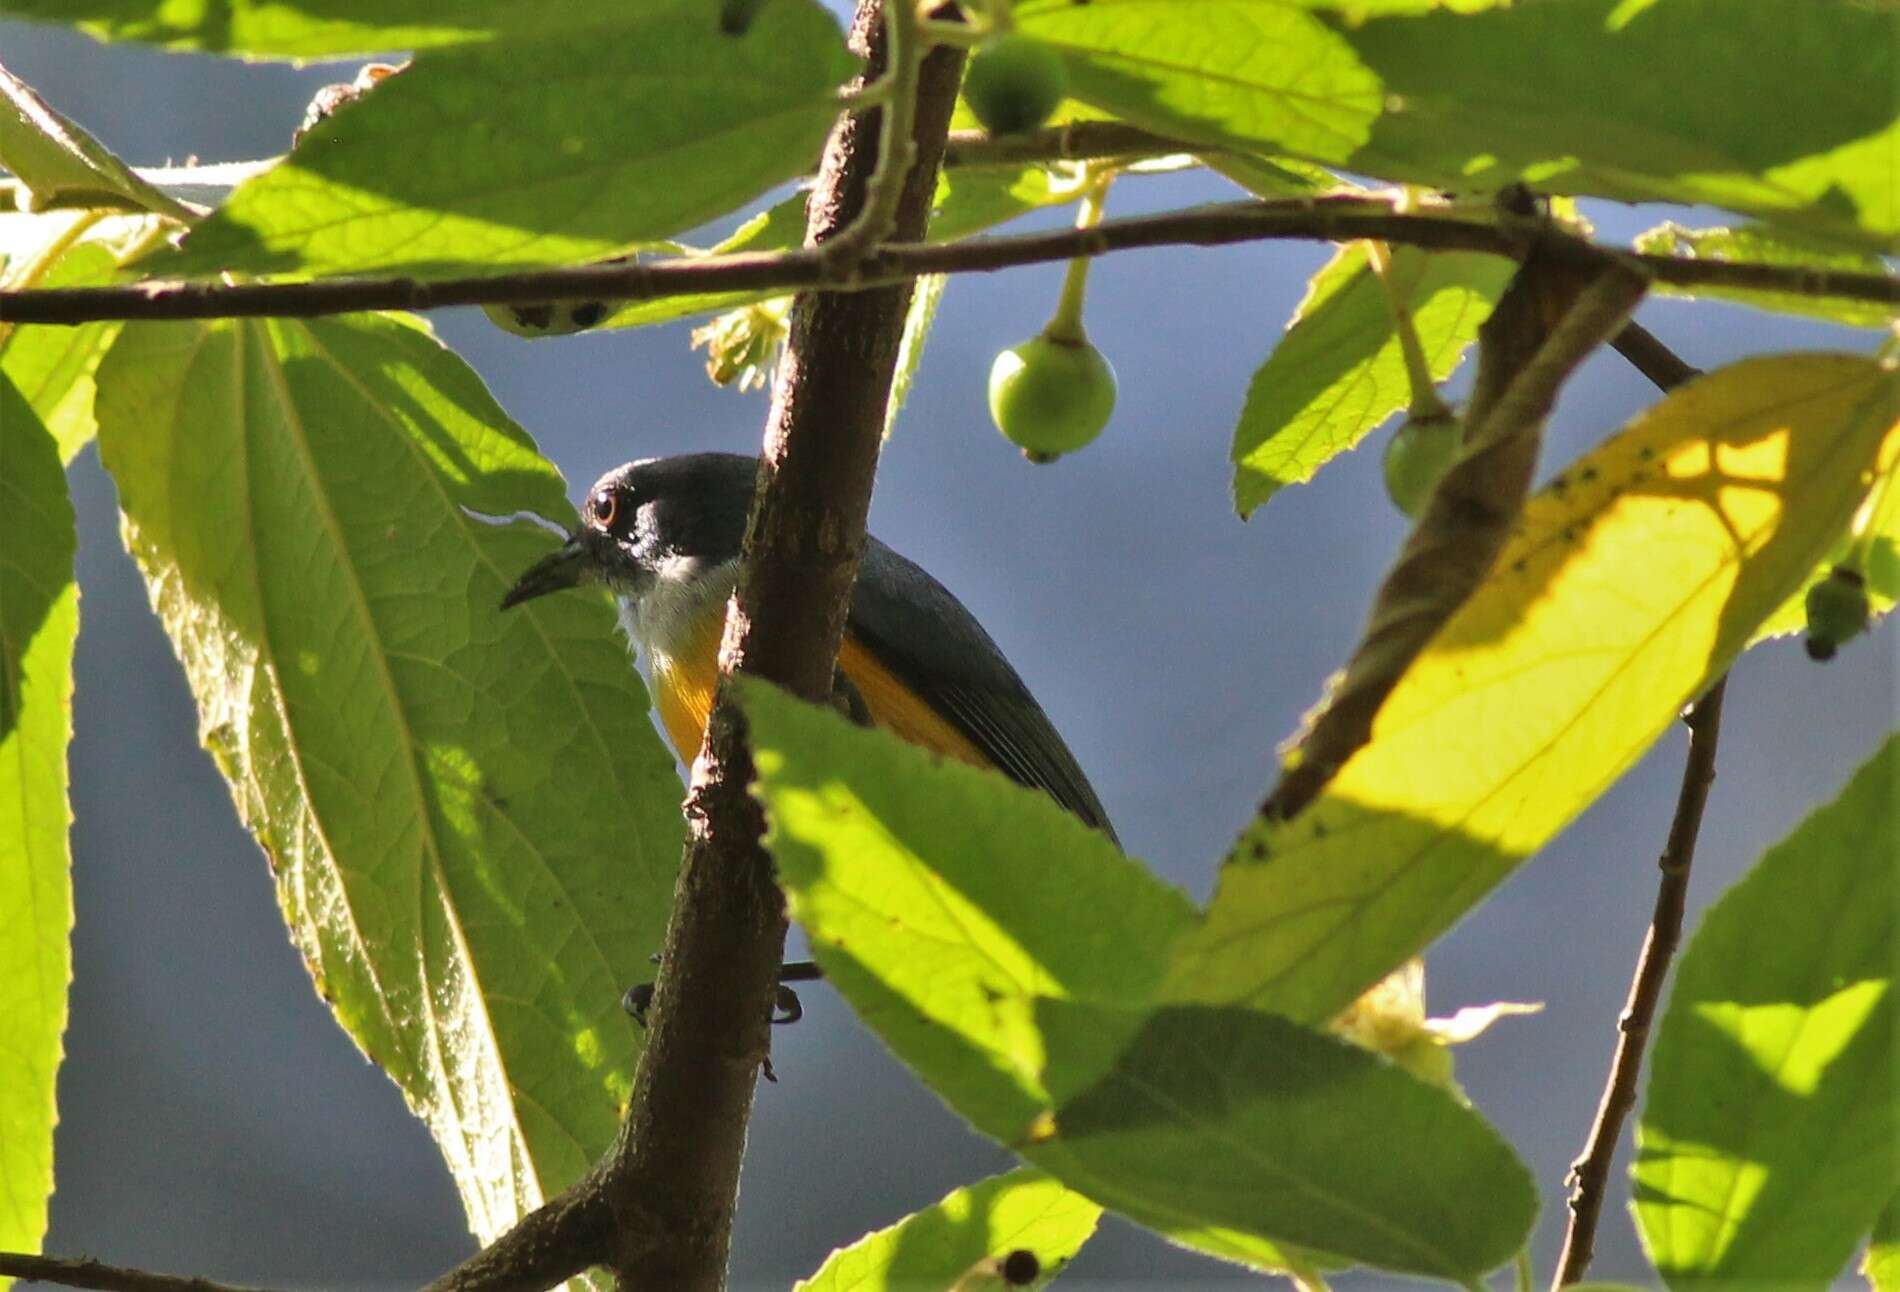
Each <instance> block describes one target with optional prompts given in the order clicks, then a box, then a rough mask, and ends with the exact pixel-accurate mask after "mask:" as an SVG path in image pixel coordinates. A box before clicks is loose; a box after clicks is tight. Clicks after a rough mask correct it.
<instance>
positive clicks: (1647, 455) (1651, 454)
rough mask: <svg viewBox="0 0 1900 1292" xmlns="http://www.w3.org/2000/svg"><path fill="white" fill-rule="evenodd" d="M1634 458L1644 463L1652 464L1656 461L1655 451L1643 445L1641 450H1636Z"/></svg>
mask: <svg viewBox="0 0 1900 1292" xmlns="http://www.w3.org/2000/svg"><path fill="white" fill-rule="evenodd" d="M1636 456H1637V457H1638V458H1639V459H1641V460H1642V461H1644V462H1654V461H1655V460H1656V450H1654V449H1652V448H1650V447H1649V445H1647V444H1645V445H1644V446H1643V447H1642V448H1640V449H1638V450H1636Z"/></svg>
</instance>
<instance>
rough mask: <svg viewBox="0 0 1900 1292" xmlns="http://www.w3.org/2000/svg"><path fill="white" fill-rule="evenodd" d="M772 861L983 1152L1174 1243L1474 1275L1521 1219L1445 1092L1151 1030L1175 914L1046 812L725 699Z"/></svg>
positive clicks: (1282, 1050) (1502, 1149)
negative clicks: (743, 723) (750, 756)
mask: <svg viewBox="0 0 1900 1292" xmlns="http://www.w3.org/2000/svg"><path fill="white" fill-rule="evenodd" d="M743 695H744V703H745V706H746V712H747V716H748V719H749V721H750V731H751V735H752V740H753V747H754V757H755V760H756V763H757V766H758V770H759V777H760V779H759V783H758V792H759V794H760V796H761V797H762V798H763V800H764V802H765V804H766V809H767V816H768V820H769V822H770V835H769V837H768V844H769V846H770V847H771V850H772V854H773V857H774V859H775V860H776V861H777V863H778V868H779V877H780V880H781V881H782V882H783V884H784V886H785V889H786V896H787V900H788V901H789V903H790V906H791V911H792V914H793V916H794V917H795V918H796V919H797V920H798V921H799V923H800V924H801V925H803V926H804V928H805V930H806V932H807V934H808V935H809V936H810V938H811V942H812V947H813V951H814V954H815V955H816V956H817V957H818V959H819V962H820V963H821V964H823V965H824V967H825V971H826V975H827V977H828V978H829V979H830V980H831V981H832V982H833V983H834V984H835V985H836V986H837V988H838V990H839V991H841V992H842V993H843V994H844V995H845V997H846V999H848V1000H849V1001H850V1002H851V1004H852V1007H853V1008H854V1009H855V1010H856V1011H857V1012H858V1014H859V1016H860V1017H861V1018H863V1019H864V1021H865V1022H866V1023H867V1024H869V1025H870V1026H871V1028H872V1029H873V1030H875V1031H876V1032H877V1033H878V1034H879V1035H880V1036H882V1037H883V1038H884V1040H885V1041H886V1042H887V1043H888V1044H889V1045H890V1046H891V1048H892V1049H893V1050H895V1051H896V1052H897V1054H898V1055H899V1056H900V1057H901V1058H903V1059H904V1061H905V1062H907V1063H909V1064H910V1065H911V1066H912V1067H913V1068H914V1069H915V1070H916V1071H917V1072H918V1074H919V1075H920V1076H922V1077H923V1079H924V1080H925V1081H927V1082H928V1083H929V1084H930V1086H931V1087H932V1088H933V1089H934V1090H936V1091H937V1093H938V1094H939V1095H941V1096H942V1097H943V1098H944V1099H945V1100H946V1101H947V1102H948V1103H949V1104H950V1105H951V1107H952V1108H954V1109H955V1110H956V1111H957V1112H959V1113H961V1114H962V1115H963V1116H965V1117H967V1118H968V1119H969V1120H970V1121H971V1122H972V1123H973V1124H974V1125H975V1126H976V1127H977V1129H979V1130H981V1131H983V1132H984V1133H985V1134H988V1135H990V1136H992V1137H993V1138H996V1139H998V1140H1001V1141H1002V1142H1004V1143H1005V1144H1008V1145H1010V1146H1011V1147H1013V1148H1015V1149H1016V1150H1017V1151H1018V1152H1020V1153H1022V1154H1023V1155H1024V1156H1025V1157H1026V1158H1028V1159H1029V1160H1030V1161H1031V1162H1032V1163H1034V1164H1036V1165H1038V1166H1040V1167H1042V1168H1044V1169H1045V1170H1047V1171H1049V1172H1050V1173H1051V1174H1053V1175H1054V1176H1055V1177H1056V1178H1057V1179H1059V1180H1061V1181H1062V1182H1063V1183H1065V1184H1067V1185H1069V1186H1070V1187H1072V1188H1075V1189H1077V1190H1079V1191H1081V1192H1083V1193H1085V1194H1087V1195H1088V1196H1089V1197H1092V1198H1094V1199H1095V1200H1096V1201H1098V1202H1104V1203H1107V1204H1109V1205H1110V1206H1113V1207H1114V1208H1115V1209H1117V1210H1118V1211H1121V1212H1122V1213H1124V1214H1125V1215H1128V1216H1130V1217H1131V1218H1133V1219H1135V1220H1138V1221H1140V1222H1141V1223H1143V1224H1146V1225H1149V1226H1152V1227H1153V1228H1155V1229H1157V1230H1159V1231H1161V1232H1162V1233H1164V1234H1166V1235H1167V1236H1168V1237H1169V1238H1171V1239H1173V1240H1174V1241H1176V1242H1179V1243H1184V1244H1187V1245H1189V1246H1193V1247H1196V1248H1198V1249H1200V1250H1203V1251H1207V1252H1210V1253H1212V1254H1214V1255H1218V1256H1221V1257H1224V1258H1226V1259H1229V1260H1239V1261H1245V1262H1247V1263H1249V1264H1253V1265H1256V1266H1262V1267H1268V1268H1277V1267H1282V1266H1284V1265H1285V1264H1286V1262H1287V1253H1286V1252H1285V1251H1284V1250H1283V1249H1282V1247H1280V1246H1279V1245H1278V1244H1299V1245H1301V1246H1302V1247H1304V1248H1308V1249H1314V1250H1323V1251H1328V1252H1334V1253H1337V1254H1338V1255H1340V1256H1342V1257H1346V1258H1350V1259H1355V1260H1360V1261H1364V1262H1367V1263H1370V1264H1375V1265H1380V1266H1384V1267H1388V1268H1392V1269H1401V1270H1410V1271H1414V1272H1418V1273H1428V1274H1437V1275H1440V1276H1443V1277H1448V1278H1461V1279H1463V1278H1471V1277H1475V1276H1476V1275H1478V1274H1480V1273H1482V1272H1483V1271H1485V1270H1487V1269H1489V1268H1491V1267H1493V1266H1495V1265H1496V1264H1498V1263H1499V1262H1501V1261H1503V1260H1505V1259H1507V1258H1508V1257H1509V1255H1510V1254H1511V1252H1512V1251H1513V1250H1514V1249H1515V1248H1516V1246H1517V1245H1518V1244H1519V1243H1521V1242H1522V1241H1523V1237H1524V1233H1525V1230H1526V1229H1527V1228H1528V1226H1529V1224H1530V1221H1531V1218H1532V1215H1533V1214H1534V1212H1535V1209H1536V1202H1535V1194H1534V1191H1533V1189H1532V1187H1531V1184H1530V1179H1529V1177H1528V1175H1527V1174H1526V1173H1525V1171H1524V1169H1523V1167H1522V1166H1521V1165H1519V1164H1518V1163H1517V1161H1516V1159H1515V1158H1514V1157H1513V1156H1512V1154H1511V1152H1510V1150H1509V1148H1508V1147H1506V1146H1505V1145H1504V1143H1503V1142H1502V1141H1501V1140H1499V1139H1498V1138H1497V1136H1496V1135H1495V1134H1494V1133H1493V1132H1492V1131H1491V1130H1490V1129H1489V1127H1487V1126H1486V1125H1485V1124H1484V1122H1483V1121H1482V1120H1481V1119H1480V1118H1479V1117H1478V1116H1477V1115H1476V1114H1474V1113H1472V1112H1471V1111H1470V1110H1468V1109H1466V1108H1464V1107H1463V1106H1461V1105H1460V1104H1459V1103H1458V1102H1457V1101H1456V1100H1455V1099H1454V1098H1452V1096H1450V1095H1449V1094H1447V1093H1445V1092H1444V1091H1442V1090H1439V1089H1436V1088H1434V1087H1431V1086H1428V1085H1426V1084H1424V1083H1422V1082H1419V1081H1417V1080H1415V1079H1414V1078H1412V1077H1410V1076H1408V1075H1406V1074H1405V1073H1403V1072H1400V1071H1399V1070H1397V1069H1395V1068H1393V1067H1391V1066H1389V1065H1387V1064H1386V1063H1384V1062H1383V1061H1381V1060H1379V1059H1376V1058H1374V1057H1373V1056H1371V1055H1369V1054H1367V1053H1365V1052H1364V1051H1362V1050H1359V1049H1357V1048H1356V1047H1353V1046H1350V1045H1347V1044H1346V1043H1344V1042H1342V1041H1338V1040H1336V1039H1334V1038H1332V1037H1330V1036H1325V1035H1322V1034H1320V1033H1317V1032H1310V1031H1307V1030H1305V1029H1302V1028H1300V1027H1298V1026H1296V1025H1294V1024H1292V1023H1289V1022H1287V1021H1286V1020H1284V1019H1280V1018H1275V1017H1273V1016H1270V1015H1266V1014H1259V1013H1255V1012H1253V1011H1250V1010H1245V1009H1232V1008H1226V1009H1223V1008H1205V1007H1178V1008H1166V1009H1161V1010H1158V1011H1157V1010H1155V1009H1154V1008H1153V1006H1152V1004H1151V997H1152V994H1153V992H1154V989H1155V987H1156V986H1157V984H1159V982H1160V981H1161V977H1162V975H1163V973H1164V972H1165V971H1166V968H1167V964H1168V957H1169V950H1170V948H1171V947H1172V946H1173V944H1174V943H1175V942H1176V941H1177V940H1178V939H1179V938H1180V937H1181V936H1182V935H1183V934H1184V933H1186V932H1187V931H1188V930H1189V929H1191V928H1192V927H1193V923H1194V913H1193V909H1192V908H1191V907H1190V906H1189V904H1188V903H1187V901H1186V899H1184V898H1183V897H1181V896H1180V894H1178V893H1176V892H1175V891H1174V890H1172V889H1170V888H1167V887H1166V886H1164V885H1162V884H1161V883H1160V882H1159V881H1157V880H1156V879H1155V878H1154V877H1153V876H1151V875H1150V874H1149V873H1148V872H1147V871H1146V870H1144V869H1143V868H1142V867H1141V866H1139V865H1138V864H1136V863H1135V862H1133V861H1130V860H1129V859H1128V858H1126V857H1124V856H1122V855H1121V854H1120V853H1119V852H1118V851H1117V850H1116V849H1115V848H1114V846H1113V845H1111V844H1110V843H1109V842H1108V840H1107V839H1106V838H1105V837H1104V836H1102V835H1101V834H1099V833H1097V832H1096V831H1094V830H1091V829H1089V828H1088V827H1086V826H1084V825H1082V824H1081V823H1080V822H1079V821H1077V820H1076V819H1075V818H1074V817H1072V816H1070V815H1069V814H1068V813H1066V812H1063V811H1062V810H1060V809H1059V808H1057V807H1056V806H1055V804H1054V803H1052V802H1051V801H1050V800H1049V799H1048V798H1047V797H1046V796H1045V795H1042V794H1040V793H1034V792H1030V791H1027V790H1023V789H1020V788H1017V787H1015V786H1013V785H1010V784H1009V783H1007V782H1006V781H1004V780H1003V779H1002V778H1000V777H998V776H995V775H992V774H989V773H985V772H978V771H975V770H972V769H970V768H967V767H964V766H962V765H959V764H952V763H945V762H943V761H941V760H939V759H936V758H934V757H932V756H931V755H928V754H926V753H924V752H922V751H920V750H918V749H916V748H914V747H912V746H909V745H905V744H903V743H902V742H900V741H897V740H896V739H894V738H893V737H890V736H888V735H886V734H884V733H881V732H876V731H866V730H863V729H861V728H858V727H855V726H852V725H851V724H849V723H846V722H844V721H843V720H841V719H840V718H838V717H837V716H836V715H834V714H831V713H830V712H828V711H825V710H820V709H814V708H810V707H807V706H804V705H800V704H798V703H797V702H795V701H793V700H790V699H789V698H787V697H785V696H784V695H783V694H781V693H778V692H775V691H772V690H770V689H769V688H767V687H764V686H751V687H747V688H746V689H745V690H744V692H743Z"/></svg>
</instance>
